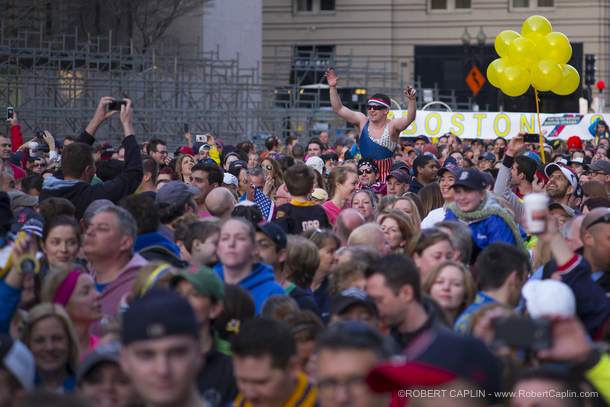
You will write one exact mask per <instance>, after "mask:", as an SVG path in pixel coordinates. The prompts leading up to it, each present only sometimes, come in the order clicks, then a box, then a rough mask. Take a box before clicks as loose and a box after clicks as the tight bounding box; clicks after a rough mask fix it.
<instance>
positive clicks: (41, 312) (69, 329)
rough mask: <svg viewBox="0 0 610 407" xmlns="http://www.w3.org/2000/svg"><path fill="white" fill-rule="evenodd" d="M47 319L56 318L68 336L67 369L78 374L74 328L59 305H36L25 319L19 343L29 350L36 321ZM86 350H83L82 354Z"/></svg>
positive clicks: (76, 339) (77, 351) (76, 341)
mask: <svg viewBox="0 0 610 407" xmlns="http://www.w3.org/2000/svg"><path fill="white" fill-rule="evenodd" d="M47 317H57V318H59V320H60V321H61V323H62V324H63V326H64V329H65V330H66V335H67V336H68V367H69V368H70V370H71V371H72V373H74V374H75V375H76V374H78V362H79V349H78V338H77V337H76V332H74V326H73V325H72V321H71V320H70V317H69V316H68V313H67V312H66V310H65V309H64V307H62V306H61V305H60V304H52V303H49V302H45V303H42V304H38V305H36V306H35V307H34V308H32V309H31V310H30V311H29V312H28V315H27V317H25V324H24V326H23V332H22V333H21V342H23V343H24V344H25V345H26V346H27V347H28V348H30V349H31V344H30V342H31V340H32V328H33V327H34V324H36V323H37V322H38V321H40V320H42V319H44V318H47ZM85 351H86V349H83V353H84V352H85Z"/></svg>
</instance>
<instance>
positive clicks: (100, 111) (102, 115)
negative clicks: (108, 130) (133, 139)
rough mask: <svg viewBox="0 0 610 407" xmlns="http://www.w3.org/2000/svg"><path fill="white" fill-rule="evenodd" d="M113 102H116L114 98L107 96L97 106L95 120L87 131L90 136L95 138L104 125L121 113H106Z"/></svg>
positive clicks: (92, 120) (90, 123)
mask: <svg viewBox="0 0 610 407" xmlns="http://www.w3.org/2000/svg"><path fill="white" fill-rule="evenodd" d="M112 102H114V98H112V97H109V96H105V97H103V98H102V99H101V100H100V103H99V104H98V105H97V109H96V110H95V115H94V116H93V119H91V121H90V122H89V125H88V126H87V128H86V129H85V131H86V132H87V134H89V135H90V136H91V137H95V133H96V132H97V129H99V127H100V126H101V124H102V123H104V122H105V121H106V120H108V119H110V118H111V117H112V116H114V115H115V114H117V113H119V112H118V111H111V112H108V111H106V107H107V106H108V105H109V104H111V103H112ZM132 134H133V133H132Z"/></svg>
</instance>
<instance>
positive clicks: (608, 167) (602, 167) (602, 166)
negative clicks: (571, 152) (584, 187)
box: [586, 160, 610, 174]
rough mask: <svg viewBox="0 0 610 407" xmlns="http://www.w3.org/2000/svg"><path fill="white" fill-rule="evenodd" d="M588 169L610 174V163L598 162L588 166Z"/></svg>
mask: <svg viewBox="0 0 610 407" xmlns="http://www.w3.org/2000/svg"><path fill="white" fill-rule="evenodd" d="M586 168H588V169H590V170H593V171H603V172H605V173H606V174H610V161H606V160H597V161H595V162H594V163H593V164H588V165H587V166H586Z"/></svg>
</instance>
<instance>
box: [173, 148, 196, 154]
mask: <svg viewBox="0 0 610 407" xmlns="http://www.w3.org/2000/svg"><path fill="white" fill-rule="evenodd" d="M179 153H183V154H188V155H195V153H194V152H193V149H192V148H190V147H188V146H181V147H178V149H177V150H176V151H175V152H174V155H176V154H179Z"/></svg>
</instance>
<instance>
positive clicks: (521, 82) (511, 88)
mask: <svg viewBox="0 0 610 407" xmlns="http://www.w3.org/2000/svg"><path fill="white" fill-rule="evenodd" d="M529 87H530V75H529V73H527V71H526V70H525V69H522V68H514V67H510V66H509V67H508V68H506V69H505V70H504V73H503V74H502V75H500V89H502V92H504V93H505V94H507V95H508V96H512V97H516V96H521V95H523V94H524V93H525V92H526V91H527V90H528V89H529Z"/></svg>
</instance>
